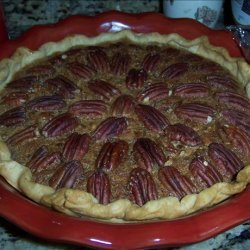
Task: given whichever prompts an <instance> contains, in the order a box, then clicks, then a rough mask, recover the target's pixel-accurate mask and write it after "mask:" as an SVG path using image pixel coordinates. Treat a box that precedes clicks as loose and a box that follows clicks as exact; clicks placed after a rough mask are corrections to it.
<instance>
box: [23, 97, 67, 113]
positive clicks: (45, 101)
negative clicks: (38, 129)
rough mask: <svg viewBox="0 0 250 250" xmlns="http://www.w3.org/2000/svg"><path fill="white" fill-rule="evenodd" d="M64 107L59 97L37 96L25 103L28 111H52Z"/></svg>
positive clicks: (64, 104)
mask: <svg viewBox="0 0 250 250" xmlns="http://www.w3.org/2000/svg"><path fill="white" fill-rule="evenodd" d="M65 106H66V103H65V101H64V100H63V99H62V97H61V96H58V95H52V96H38V97H36V98H34V99H32V100H30V101H28V102H27V103H26V107H27V108H28V109H29V110H42V111H54V110H58V109H61V108H63V107H65Z"/></svg>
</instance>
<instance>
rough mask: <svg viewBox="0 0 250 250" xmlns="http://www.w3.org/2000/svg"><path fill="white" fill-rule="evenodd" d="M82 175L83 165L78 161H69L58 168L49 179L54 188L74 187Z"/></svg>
mask: <svg viewBox="0 0 250 250" xmlns="http://www.w3.org/2000/svg"><path fill="white" fill-rule="evenodd" d="M82 175H83V166H82V164H81V163H80V162H79V161H70V162H67V163H65V164H64V166H62V167H60V168H58V169H57V170H56V171H55V173H54V174H53V176H52V177H51V178H50V180H49V185H50V186H51V187H53V188H55V189H59V188H64V187H65V188H74V187H75V186H76V184H77V182H78V181H79V179H81V177H82Z"/></svg>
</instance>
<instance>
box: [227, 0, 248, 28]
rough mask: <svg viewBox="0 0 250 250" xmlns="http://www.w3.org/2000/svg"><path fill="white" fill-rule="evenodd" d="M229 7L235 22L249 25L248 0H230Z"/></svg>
mask: <svg viewBox="0 0 250 250" xmlns="http://www.w3.org/2000/svg"><path fill="white" fill-rule="evenodd" d="M231 8H232V13H233V18H234V21H235V23H236V24H241V25H250V0H231Z"/></svg>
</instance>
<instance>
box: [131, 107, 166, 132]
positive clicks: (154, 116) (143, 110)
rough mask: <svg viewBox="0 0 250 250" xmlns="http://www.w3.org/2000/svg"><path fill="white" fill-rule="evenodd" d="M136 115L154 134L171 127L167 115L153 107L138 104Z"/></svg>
mask: <svg viewBox="0 0 250 250" xmlns="http://www.w3.org/2000/svg"><path fill="white" fill-rule="evenodd" d="M135 113H136V114H137V116H138V118H139V120H140V121H141V122H142V123H143V124H144V126H145V127H146V128H148V129H149V130H152V131H154V132H161V131H163V130H164V129H165V128H166V127H167V126H168V125H169V121H168V119H167V118H166V117H165V115H164V114H162V113H161V112H160V111H159V110H157V109H156V108H154V107H152V106H149V105H142V104H138V105H137V106H136V107H135Z"/></svg>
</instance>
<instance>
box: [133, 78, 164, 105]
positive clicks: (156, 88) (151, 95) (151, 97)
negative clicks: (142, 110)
mask: <svg viewBox="0 0 250 250" xmlns="http://www.w3.org/2000/svg"><path fill="white" fill-rule="evenodd" d="M168 94H169V89H168V87H167V85H166V84H164V83H154V84H151V85H149V86H147V87H146V88H144V89H143V90H142V91H141V92H140V93H139V94H138V96H137V97H138V100H139V101H143V102H148V101H160V100H163V99H165V98H167V97H168Z"/></svg>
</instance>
